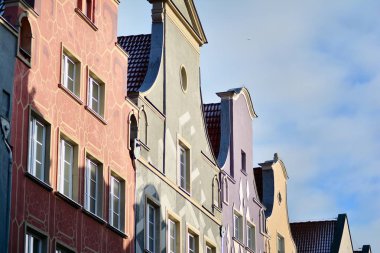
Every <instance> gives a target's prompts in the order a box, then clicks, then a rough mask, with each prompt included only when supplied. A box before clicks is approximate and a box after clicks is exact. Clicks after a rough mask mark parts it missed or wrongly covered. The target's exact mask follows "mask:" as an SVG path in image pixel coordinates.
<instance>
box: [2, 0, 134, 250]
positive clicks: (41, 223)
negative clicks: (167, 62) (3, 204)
mask: <svg viewBox="0 0 380 253" xmlns="http://www.w3.org/2000/svg"><path fill="white" fill-rule="evenodd" d="M26 2H30V4H31V5H34V6H32V7H34V8H31V6H28V5H27V4H26V3H24V1H15V2H14V3H10V4H9V5H8V6H7V9H6V13H5V17H7V18H8V20H9V21H10V22H11V23H12V24H13V25H14V26H15V27H19V26H20V25H21V27H20V31H21V30H22V28H25V27H26V25H24V23H25V22H26V21H28V22H29V24H30V28H31V35H32V39H31V49H30V59H28V57H29V56H27V55H28V54H26V55H25V54H24V53H22V52H21V51H20V49H19V52H18V54H19V55H18V59H17V61H16V66H15V78H14V80H15V81H14V100H13V120H12V125H13V128H12V146H13V153H14V164H13V182H12V208H11V234H10V252H23V251H24V249H25V244H27V242H26V241H27V240H28V239H27V234H28V233H31V234H32V235H33V236H34V235H36V238H39V239H41V240H42V242H41V243H42V244H43V246H42V248H46V251H45V250H43V251H44V252H56V251H55V250H56V248H57V247H64V248H65V250H70V251H68V252H134V243H133V241H134V190H135V171H134V168H133V165H132V161H131V158H130V149H129V124H128V122H129V117H130V114H131V113H133V112H134V110H135V109H134V107H133V105H131V104H130V103H129V102H128V101H126V100H125V97H126V83H127V80H126V78H127V75H126V73H125V70H126V69H127V63H128V56H127V55H126V54H125V53H124V52H123V51H122V50H121V49H120V48H119V47H118V46H117V45H116V44H115V42H116V34H117V13H118V1H116V0H92V1H83V3H82V1H79V2H78V1H77V0H68V1H57V0H36V1H35V3H33V1H26ZM85 2H86V3H87V5H89V4H90V5H91V6H85ZM81 9H82V10H81ZM23 17H24V18H23ZM22 26H24V27H22ZM20 40H22V34H21V35H20ZM64 55H66V56H69V57H70V58H71V59H75V82H76V90H75V92H70V88H67V87H65V83H67V81H66V79H65V76H64V75H65V72H64V71H65V70H64V69H65V66H64V64H65V63H64ZM25 56H26V57H25ZM73 64H74V63H73ZM90 77H91V78H93V79H94V80H96V82H97V84H99V85H98V86H96V87H99V90H98V91H97V92H99V94H100V95H97V98H99V101H95V100H94V97H95V95H94V93H95V92H94V91H93V90H91V91H90V84H89V79H90ZM91 85H92V86H91V89H95V88H94V87H95V84H91ZM90 92H91V93H90ZM90 94H91V95H90ZM94 101H95V102H94ZM95 103H97V104H96V106H97V107H95V106H94V104H95ZM94 108H100V109H99V110H97V109H94ZM33 118H36V119H37V120H38V121H40V122H43V125H44V127H45V128H44V129H45V132H44V138H43V140H44V143H43V146H44V149H43V150H44V155H45V156H44V157H45V159H44V162H43V165H44V172H43V173H42V174H41V175H43V176H41V177H40V178H39V177H38V176H36V174H35V172H33V170H31V167H33V166H34V165H33V166H32V165H31V164H32V162H31V161H30V159H31V150H33V147H32V148H31V147H30V146H31V144H30V143H31V138H32V137H31V132H32V131H33V130H31V128H32V123H31V121H32V120H33ZM36 138H37V137H36ZM64 142H65V143H69V144H70V145H71V147H72V148H71V149H70V150H71V151H70V152H71V154H72V156H71V160H70V161H71V165H70V166H72V167H71V168H72V170H71V174H69V175H70V177H69V178H68V179H67V180H66V178H65V180H66V181H64V180H63V179H62V178H61V176H62V175H66V174H60V173H63V172H62V171H64V169H62V168H63V167H64V165H62V164H64V163H63V162H62V161H63V151H62V150H63V149H64V148H63V147H64V146H62V145H63V144H62V143H64ZM36 152H37V151H36ZM66 154H67V152H66ZM37 155H38V154H37ZM32 156H33V155H32ZM36 160H38V159H36ZM88 161H95V162H94V163H95V164H96V173H97V174H96V175H97V176H96V182H97V183H96V187H98V188H96V189H97V190H96V207H95V208H94V210H96V214H95V211H93V212H91V211H89V210H91V208H90V204H88V206H89V208H85V206H86V196H87V195H86V191H87V190H86V189H85V185H86V183H85V182H87V181H86V180H87V176H86V175H87V174H86V172H85V171H86V170H87V169H88V166H89V165H88V164H89V162H88ZM34 162H35V161H33V164H34ZM65 168H66V167H65ZM60 171H61V172H60ZM65 173H66V172H65ZM42 178H43V179H42ZM111 178H112V180H114V181H113V185H115V184H116V183H117V184H118V187H119V186H120V188H118V190H117V192H116V190H112V189H111V187H110V184H111ZM60 182H61V183H60ZM67 182H69V183H70V184H69V183H67ZM94 182H95V181H94ZM115 182H116V183H115ZM66 183H67V185H69V187H70V194H66V195H65V194H62V192H63V191H66V188H64V186H66ZM60 184H62V185H64V186H62V190H60ZM88 184H89V185H90V183H88ZM88 192H90V190H88ZM115 192H116V193H115ZM111 194H113V195H112V200H113V199H116V198H117V197H120V198H118V200H117V201H119V202H113V201H110V200H111ZM88 195H90V194H88ZM116 195H117V197H115V196H116ZM87 198H88V199H89V200H88V203H90V197H88V196H87ZM111 202H112V203H113V204H111ZM94 203H95V202H94ZM115 203H116V204H118V203H119V204H120V206H118V207H117V208H116V207H115V206H116V204H115ZM114 210H116V211H114ZM113 211H114V212H113ZM111 213H112V214H113V215H114V216H113V218H111V217H112V215H110V214H111ZM114 213H117V214H118V216H117V215H115V214H114ZM115 217H116V218H115ZM115 224H117V225H115ZM33 233H34V234H33ZM62 252H67V251H64V250H62Z"/></svg>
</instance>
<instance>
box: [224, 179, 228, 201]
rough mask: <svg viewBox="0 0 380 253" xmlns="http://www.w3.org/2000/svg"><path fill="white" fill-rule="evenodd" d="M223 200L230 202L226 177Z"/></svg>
mask: <svg viewBox="0 0 380 253" xmlns="http://www.w3.org/2000/svg"><path fill="white" fill-rule="evenodd" d="M223 201H224V203H226V204H228V179H227V177H225V178H224V179H223Z"/></svg>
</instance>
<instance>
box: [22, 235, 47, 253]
mask: <svg viewBox="0 0 380 253" xmlns="http://www.w3.org/2000/svg"><path fill="white" fill-rule="evenodd" d="M35 243H39V245H38V249H37V250H38V251H37V252H33V247H34V244H35ZM43 243H44V242H43V239H42V238H40V237H39V236H37V235H34V234H32V233H29V232H27V233H26V234H25V253H42V246H43V245H42V244H43Z"/></svg>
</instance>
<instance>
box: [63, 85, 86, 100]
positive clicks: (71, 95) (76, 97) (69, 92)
mask: <svg viewBox="0 0 380 253" xmlns="http://www.w3.org/2000/svg"><path fill="white" fill-rule="evenodd" d="M58 87H59V88H61V89H62V90H63V91H64V92H65V93H66V94H68V95H69V96H70V97H72V98H73V99H74V100H75V101H76V102H77V103H78V104H80V105H83V101H82V100H81V99H80V98H79V97H78V96H77V95H75V94H74V93H73V92H71V90H69V89H68V88H66V87H65V86H64V85H63V84H61V83H59V84H58Z"/></svg>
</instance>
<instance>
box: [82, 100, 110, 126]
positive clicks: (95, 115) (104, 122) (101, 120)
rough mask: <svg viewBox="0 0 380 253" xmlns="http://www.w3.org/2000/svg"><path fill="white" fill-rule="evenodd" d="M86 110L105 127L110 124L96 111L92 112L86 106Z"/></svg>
mask: <svg viewBox="0 0 380 253" xmlns="http://www.w3.org/2000/svg"><path fill="white" fill-rule="evenodd" d="M84 108H86V110H87V111H89V112H90V113H91V114H92V115H93V116H94V117H95V118H96V119H98V120H99V121H100V122H101V123H102V124H103V125H107V124H108V122H107V121H106V120H105V119H104V118H103V117H102V116H100V115H99V114H98V113H97V112H95V111H94V110H92V109H91V108H90V107H88V106H87V105H85V106H84Z"/></svg>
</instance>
